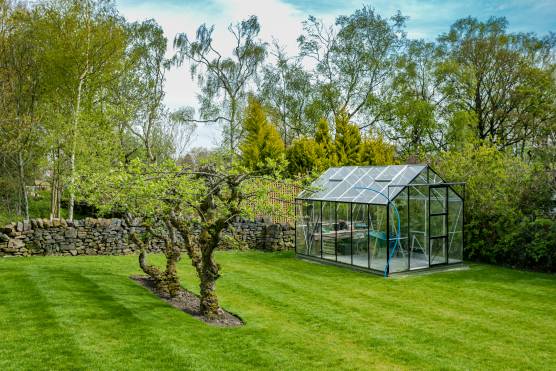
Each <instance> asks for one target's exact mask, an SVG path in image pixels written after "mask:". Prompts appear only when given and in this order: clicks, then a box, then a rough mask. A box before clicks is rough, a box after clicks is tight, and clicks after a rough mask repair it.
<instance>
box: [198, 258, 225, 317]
mask: <svg viewBox="0 0 556 371" xmlns="http://www.w3.org/2000/svg"><path fill="white" fill-rule="evenodd" d="M219 270H220V269H219V267H218V265H217V264H216V263H215V262H214V259H213V258H212V252H208V251H207V252H206V253H204V254H203V267H202V273H201V277H200V279H201V284H200V288H201V308H200V311H201V315H203V316H204V317H206V318H217V317H219V315H220V313H219V312H220V306H219V304H218V297H217V296H216V280H217V279H218V277H220V274H219V273H218V271H219Z"/></svg>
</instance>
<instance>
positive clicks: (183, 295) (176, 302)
mask: <svg viewBox="0 0 556 371" xmlns="http://www.w3.org/2000/svg"><path fill="white" fill-rule="evenodd" d="M130 278H131V279H132V280H134V281H135V282H137V283H138V284H140V285H141V286H143V287H145V288H147V289H149V290H150V291H152V292H153V293H154V294H155V295H157V296H158V297H159V298H161V299H162V300H164V301H165V302H167V303H168V304H170V305H171V306H173V307H175V308H178V309H179V310H182V311H184V312H185V313H189V314H190V315H192V316H193V317H195V318H197V319H199V320H201V321H203V322H205V323H208V324H209V325H213V326H218V327H239V326H243V325H244V323H243V321H242V320H241V318H239V317H238V316H236V315H235V314H233V313H230V312H227V311H225V310H223V309H220V315H219V318H217V319H208V318H206V317H203V316H202V315H201V313H199V307H200V300H199V297H198V296H197V295H195V294H194V293H192V292H191V291H188V290H186V289H183V288H182V289H181V290H180V292H179V293H178V295H176V297H174V298H172V297H170V296H169V295H168V294H165V293H162V292H160V291H159V290H157V289H156V287H155V286H154V284H153V281H152V279H151V278H150V277H145V276H131V277H130Z"/></svg>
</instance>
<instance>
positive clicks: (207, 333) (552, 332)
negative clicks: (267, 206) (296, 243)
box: [0, 252, 556, 370]
mask: <svg viewBox="0 0 556 371" xmlns="http://www.w3.org/2000/svg"><path fill="white" fill-rule="evenodd" d="M217 258H218V261H219V262H221V264H222V267H223V277H222V278H221V280H220V281H219V282H218V292H219V294H220V297H221V304H222V305H223V306H224V307H225V308H226V309H228V310H230V311H232V312H234V313H237V314H239V315H240V316H241V317H242V318H243V319H244V320H245V321H246V323H247V324H246V325H245V326H244V327H242V328H235V329H222V328H215V327H210V326H208V325H206V324H204V323H202V322H200V321H198V320H196V319H194V318H192V317H190V316H189V315H187V314H185V313H182V312H180V311H178V310H176V309H174V308H172V307H170V306H168V305H167V304H165V303H164V302H162V301H160V300H159V299H158V298H156V297H155V296H153V295H152V294H151V293H150V292H149V291H147V290H145V289H144V288H143V287H140V286H139V285H137V284H136V283H135V282H133V281H131V280H130V279H129V278H128V276H129V275H130V274H134V273H137V272H138V270H137V266H136V257H133V256H127V257H34V258H18V259H15V258H12V259H0V369H1V370H9V369H29V370H31V369H32V370H37V369H64V368H65V369H68V368H71V369H105V370H118V369H129V370H140V369H206V370H215V369H238V370H244V369H279V370H284V369H387V370H392V369H528V370H530V369H538V370H548V369H554V366H555V365H556V277H555V276H553V275H546V274H538V273H529V272H522V271H514V270H509V269H504V268H497V267H492V266H486V265H472V266H471V269H470V270H466V271H453V272H444V273H437V274H432V275H423V276H411V277H404V278H392V279H384V278H381V277H378V276H373V275H369V274H364V273H357V272H353V271H350V270H346V269H342V268H337V267H330V266H322V265H318V264H313V263H308V262H304V261H300V260H297V259H295V258H293V257H292V255H291V254H289V253H277V254H265V253H260V252H226V253H224V252H221V253H218V255H217ZM156 259H157V260H158V261H160V257H156ZM180 269H181V275H182V277H183V281H184V285H185V286H186V287H187V288H189V289H192V290H195V291H197V284H196V283H195V279H194V275H193V270H192V269H191V268H190V266H189V263H188V262H187V261H186V260H185V259H184V261H182V262H181V263H180Z"/></svg>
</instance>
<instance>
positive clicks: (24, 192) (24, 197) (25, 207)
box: [17, 151, 29, 220]
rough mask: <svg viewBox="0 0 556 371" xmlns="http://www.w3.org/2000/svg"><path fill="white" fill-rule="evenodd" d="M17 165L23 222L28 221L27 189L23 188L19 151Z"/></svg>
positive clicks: (23, 174) (21, 159) (22, 166)
mask: <svg viewBox="0 0 556 371" xmlns="http://www.w3.org/2000/svg"><path fill="white" fill-rule="evenodd" d="M17 155H18V161H17V165H18V167H19V185H20V187H21V196H22V202H23V216H24V217H25V220H29V197H28V195H27V187H25V167H24V165H25V163H24V162H23V155H22V154H21V151H19V152H18V154H17Z"/></svg>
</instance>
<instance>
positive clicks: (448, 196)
mask: <svg viewBox="0 0 556 371" xmlns="http://www.w3.org/2000/svg"><path fill="white" fill-rule="evenodd" d="M464 199H465V183H460V182H445V181H444V180H443V179H442V178H441V177H440V176H439V175H438V174H437V173H436V172H435V171H434V170H433V169H431V168H430V166H428V165H390V166H345V167H334V168H330V169H328V170H327V171H326V172H324V173H323V174H322V175H321V176H320V177H319V178H318V179H317V180H315V181H314V182H313V184H312V185H311V186H310V187H309V189H307V190H304V191H303V192H301V194H299V195H298V197H297V198H296V200H295V215H296V217H295V230H296V232H295V249H296V254H297V256H299V257H301V258H304V259H310V260H317V261H320V262H325V263H330V264H335V265H342V266H350V267H352V268H355V269H360V270H365V271H369V272H372V273H377V274H381V275H384V276H389V275H392V274H396V273H404V272H414V271H422V270H427V269H438V268H446V267H452V266H454V265H461V264H462V263H463V241H464V230H463V224H464V207H465V204H464Z"/></svg>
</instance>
